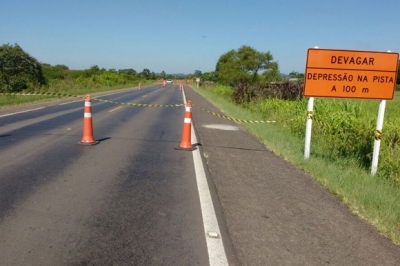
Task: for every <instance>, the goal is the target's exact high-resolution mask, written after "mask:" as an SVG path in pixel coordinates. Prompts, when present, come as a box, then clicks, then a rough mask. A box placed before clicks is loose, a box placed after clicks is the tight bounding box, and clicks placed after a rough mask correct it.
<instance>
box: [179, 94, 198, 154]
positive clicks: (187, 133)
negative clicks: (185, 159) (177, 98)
mask: <svg viewBox="0 0 400 266" xmlns="http://www.w3.org/2000/svg"><path fill="white" fill-rule="evenodd" d="M185 110H186V111H185V119H184V121H183V130H182V141H181V144H180V145H179V147H176V148H175V149H176V150H185V151H193V150H195V149H196V148H195V147H193V145H192V143H191V137H192V135H191V132H192V102H191V101H188V102H187V104H186V107H185Z"/></svg>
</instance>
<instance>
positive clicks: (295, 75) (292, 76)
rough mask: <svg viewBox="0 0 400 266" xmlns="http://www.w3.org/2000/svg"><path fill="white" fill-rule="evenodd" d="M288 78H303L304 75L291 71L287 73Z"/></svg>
mask: <svg viewBox="0 0 400 266" xmlns="http://www.w3.org/2000/svg"><path fill="white" fill-rule="evenodd" d="M289 77H290V78H304V74H303V73H299V72H296V71H292V72H290V73H289Z"/></svg>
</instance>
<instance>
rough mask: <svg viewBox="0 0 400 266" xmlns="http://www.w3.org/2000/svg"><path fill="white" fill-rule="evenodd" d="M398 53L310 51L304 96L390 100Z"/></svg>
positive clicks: (312, 49) (393, 89)
mask: <svg viewBox="0 0 400 266" xmlns="http://www.w3.org/2000/svg"><path fill="white" fill-rule="evenodd" d="M398 63H399V54H398V53H392V52H369V51H352V50H327V49H317V48H311V49H308V52H307V64H306V73H305V77H304V79H305V81H304V92H303V93H304V96H307V97H334V98H360V99H381V100H391V99H393V96H394V91H395V88H396V80H397V70H398Z"/></svg>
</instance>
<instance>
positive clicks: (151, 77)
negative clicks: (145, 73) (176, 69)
mask: <svg viewBox="0 0 400 266" xmlns="http://www.w3.org/2000/svg"><path fill="white" fill-rule="evenodd" d="M149 79H153V80H156V79H157V75H156V73H154V72H151V73H150V75H149Z"/></svg>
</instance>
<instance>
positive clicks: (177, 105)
mask: <svg viewBox="0 0 400 266" xmlns="http://www.w3.org/2000/svg"><path fill="white" fill-rule="evenodd" d="M0 94H3V95H45V96H61V97H75V98H85V97H83V96H78V95H72V94H61V93H50V92H44V93H0ZM92 100H94V101H98V102H104V103H112V104H117V105H127V106H137V107H181V106H184V104H152V103H124V102H116V101H110V100H103V99H99V98H92ZM192 106H194V107H196V108H198V109H200V110H202V111H205V112H207V113H210V114H212V115H214V116H217V117H220V118H223V119H226V120H230V121H235V122H238V123H250V124H269V123H276V121H275V120H245V119H236V118H233V117H230V116H226V115H222V114H218V113H215V112H213V111H210V110H207V109H204V108H202V107H199V106H196V105H192Z"/></svg>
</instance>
